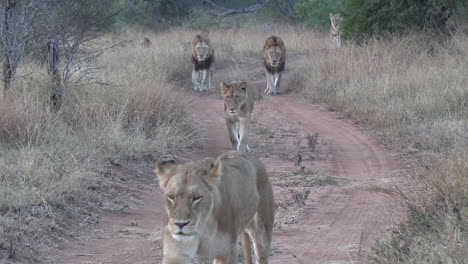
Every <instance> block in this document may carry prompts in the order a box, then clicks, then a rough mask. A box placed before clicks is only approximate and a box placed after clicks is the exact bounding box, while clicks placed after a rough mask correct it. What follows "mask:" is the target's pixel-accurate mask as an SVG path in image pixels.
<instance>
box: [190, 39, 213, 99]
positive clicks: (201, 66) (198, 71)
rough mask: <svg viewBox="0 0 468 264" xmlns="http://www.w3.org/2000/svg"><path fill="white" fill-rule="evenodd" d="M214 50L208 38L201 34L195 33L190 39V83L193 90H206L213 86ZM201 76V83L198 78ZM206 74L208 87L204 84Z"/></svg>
mask: <svg viewBox="0 0 468 264" xmlns="http://www.w3.org/2000/svg"><path fill="white" fill-rule="evenodd" d="M213 62H214V50H213V48H212V47H211V44H210V39H209V38H207V37H204V36H201V35H196V36H195V38H194V39H193V40H192V63H193V71H192V83H193V89H194V90H195V91H206V90H208V89H211V88H213V85H212V75H213ZM200 75H201V76H202V77H201V83H199V82H198V79H199V78H200ZM207 75H208V88H207V87H206V85H205V81H206V77H207Z"/></svg>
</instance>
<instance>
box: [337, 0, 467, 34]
mask: <svg viewBox="0 0 468 264" xmlns="http://www.w3.org/2000/svg"><path fill="white" fill-rule="evenodd" d="M453 2H454V1H451V0H424V1H407V0H391V1H388V0H376V1H365V0H344V7H343V9H342V12H341V13H343V15H344V17H345V20H344V21H343V27H342V29H343V36H344V37H345V38H348V39H349V38H355V39H358V40H359V39H363V38H366V37H368V36H373V35H380V34H386V33H399V34H401V33H404V32H406V31H408V30H421V29H425V30H430V31H433V32H437V33H448V32H450V31H452V30H453V27H452V26H451V25H453V20H454V19H455V18H456V15H457V14H459V12H457V10H459V9H460V10H462V9H463V8H464V7H465V6H466V4H461V3H458V4H457V5H455V6H454V5H453Z"/></svg>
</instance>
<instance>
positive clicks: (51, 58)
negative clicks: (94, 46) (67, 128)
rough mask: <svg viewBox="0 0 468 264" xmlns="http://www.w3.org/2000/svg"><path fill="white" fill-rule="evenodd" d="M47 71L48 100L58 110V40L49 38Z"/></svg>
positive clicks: (60, 101) (59, 102) (59, 91)
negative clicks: (48, 78) (48, 77)
mask: <svg viewBox="0 0 468 264" xmlns="http://www.w3.org/2000/svg"><path fill="white" fill-rule="evenodd" d="M47 49H48V51H47V72H48V73H49V76H50V102H51V104H52V109H53V110H54V111H58V110H59V109H60V108H61V107H62V99H63V98H62V97H63V95H62V90H61V87H60V83H61V79H60V72H59V41H58V39H57V38H54V39H51V40H50V41H49V42H48V43H47Z"/></svg>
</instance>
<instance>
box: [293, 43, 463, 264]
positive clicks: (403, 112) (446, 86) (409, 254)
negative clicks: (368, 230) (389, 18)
mask: <svg viewBox="0 0 468 264" xmlns="http://www.w3.org/2000/svg"><path fill="white" fill-rule="evenodd" d="M428 39H429V37H426V36H421V35H418V36H406V37H396V38H393V39H386V40H374V41H371V42H369V43H367V44H364V45H362V46H356V45H352V44H349V45H345V46H344V47H343V48H342V49H340V50H335V51H331V52H330V53H329V54H328V55H327V56H319V57H316V58H314V59H307V60H304V61H302V62H300V63H299V64H298V67H297V68H295V69H294V70H293V72H292V73H291V74H290V78H289V80H290V81H289V87H290V89H291V90H292V91H293V92H295V93H296V94H299V95H301V96H304V97H305V98H307V99H308V100H310V101H312V102H315V103H322V104H325V105H326V107H327V108H328V109H329V110H338V111H341V112H343V113H345V114H346V115H347V116H348V117H350V118H352V119H354V120H357V121H358V122H359V123H361V124H364V125H365V126H367V127H369V128H370V129H371V130H372V131H374V132H375V133H376V134H377V135H378V136H379V137H380V138H381V139H382V140H383V141H385V142H387V143H390V144H391V145H392V146H393V147H397V149H400V150H402V151H403V152H404V153H406V154H411V155H406V157H410V158H411V157H412V158H416V160H418V162H417V164H418V165H417V167H418V168H416V171H417V172H416V173H415V175H410V178H411V179H413V180H414V181H413V182H412V184H410V185H409V186H410V187H409V188H405V189H402V188H401V187H396V188H395V189H388V188H383V189H380V190H378V191H380V192H383V193H385V194H387V195H390V196H392V197H394V198H396V199H400V200H404V201H405V202H406V204H407V205H408V212H409V213H408V215H409V220H408V222H407V223H404V224H402V225H401V226H399V227H398V228H395V230H393V231H392V233H391V234H390V237H389V238H388V239H386V240H383V241H381V242H379V244H378V245H376V246H375V247H374V250H373V252H372V256H371V259H370V261H371V262H376V263H464V260H466V259H467V258H468V254H467V252H468V250H467V245H468V236H467V235H466V228H467V226H466V222H467V221H466V218H467V217H468V214H467V213H466V212H468V211H467V204H468V195H467V189H468V185H467V183H468V171H467V168H468V164H467V163H466V161H467V160H468V155H467V153H468V152H467V151H468V75H467V74H466V73H467V72H468V63H467V62H468V60H467V58H468V38H467V37H466V36H462V35H460V36H457V37H455V38H454V39H452V40H451V41H445V42H436V41H428ZM414 154H417V155H414ZM423 167H427V168H428V169H427V170H425V169H423Z"/></svg>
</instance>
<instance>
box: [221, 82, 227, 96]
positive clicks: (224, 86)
mask: <svg viewBox="0 0 468 264" xmlns="http://www.w3.org/2000/svg"><path fill="white" fill-rule="evenodd" d="M219 87H220V88H221V94H222V95H224V94H225V93H226V92H227V91H228V90H229V86H228V85H227V84H226V83H225V82H221V83H220V84H219Z"/></svg>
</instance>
